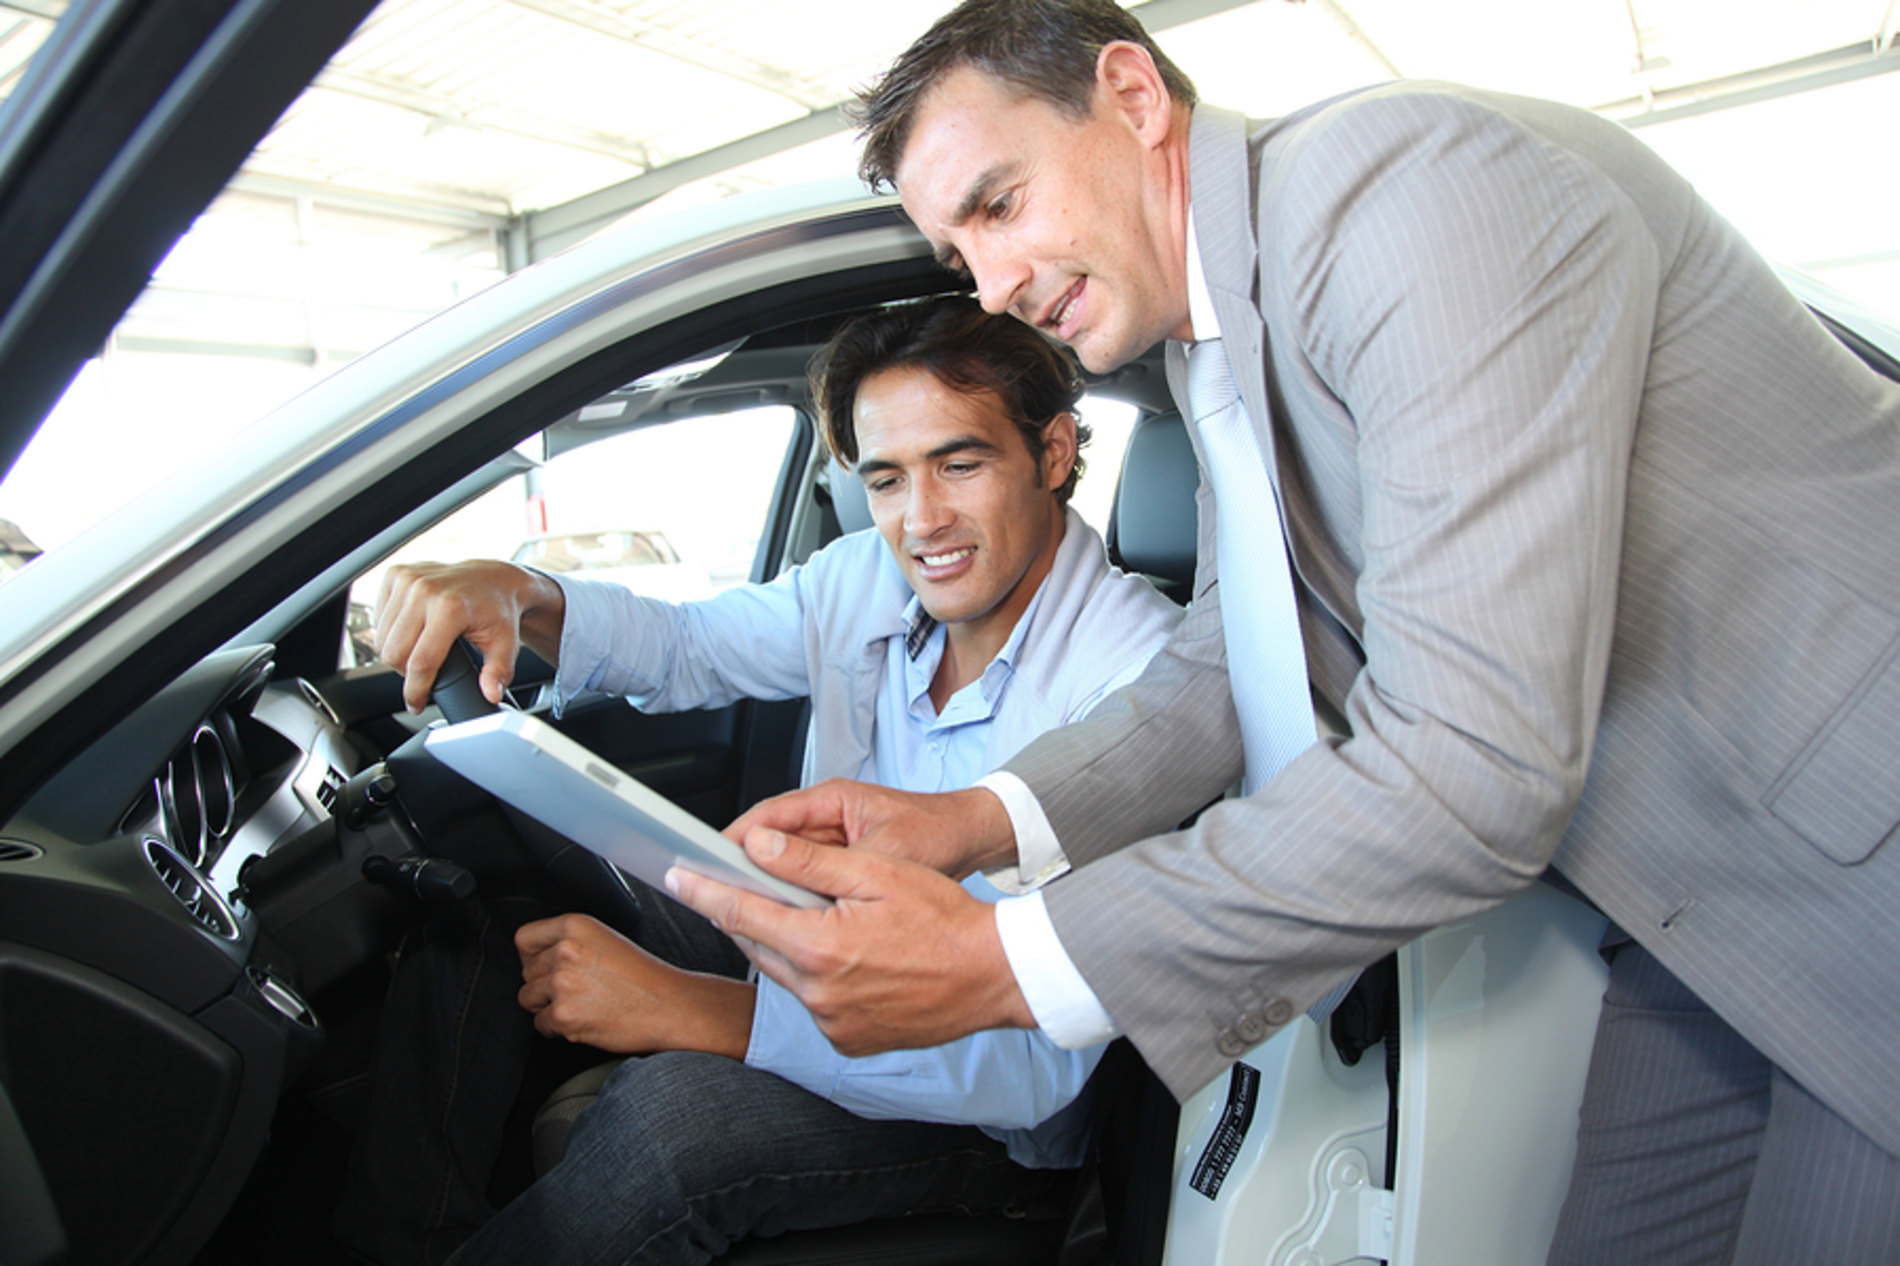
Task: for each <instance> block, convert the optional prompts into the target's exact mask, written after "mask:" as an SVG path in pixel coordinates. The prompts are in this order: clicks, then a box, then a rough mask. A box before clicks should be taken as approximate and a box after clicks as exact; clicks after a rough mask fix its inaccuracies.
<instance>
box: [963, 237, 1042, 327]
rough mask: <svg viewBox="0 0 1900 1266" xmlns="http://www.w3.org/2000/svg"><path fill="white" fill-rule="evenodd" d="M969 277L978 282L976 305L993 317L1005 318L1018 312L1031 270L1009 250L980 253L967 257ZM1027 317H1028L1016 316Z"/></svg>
mask: <svg viewBox="0 0 1900 1266" xmlns="http://www.w3.org/2000/svg"><path fill="white" fill-rule="evenodd" d="M964 262H965V263H966V264H967V265H968V267H969V269H970V275H971V276H972V277H974V278H975V279H976V297H977V302H979V303H981V304H982V305H983V310H984V311H985V312H987V313H989V314H990V315H991V316H1004V315H1006V314H1008V313H1010V312H1012V311H1014V310H1015V307H1016V304H1017V301H1018V300H1019V299H1020V298H1021V297H1022V294H1023V292H1024V290H1025V289H1026V288H1027V287H1028V285H1029V278H1030V275H1031V270H1030V268H1029V267H1028V265H1027V264H1026V263H1025V262H1024V261H1023V260H1022V259H1021V258H1020V257H1018V256H1016V255H1015V254H1013V253H1011V252H1010V251H1007V250H1001V249H994V248H990V249H979V250H976V251H974V252H973V253H970V254H966V255H965V256H964ZM1017 315H1018V316H1024V317H1026V316H1027V315H1028V314H1027V313H1017Z"/></svg>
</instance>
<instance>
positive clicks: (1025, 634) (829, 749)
mask: <svg viewBox="0 0 1900 1266" xmlns="http://www.w3.org/2000/svg"><path fill="white" fill-rule="evenodd" d="M555 579H556V580H557V581H558V582H559V583H560V585H561V588H562V591H563V593H564V594H565V595H566V599H567V615H566V620H565V624H564V627H563V633H562V639H561V653H560V664H559V671H558V674H557V677H556V682H555V690H556V699H557V706H566V705H568V704H569V703H570V702H571V701H572V700H573V699H575V698H576V697H578V696H579V695H582V694H584V693H589V692H600V693H608V694H618V695H625V696H627V697H628V698H629V699H630V700H631V701H632V702H633V703H634V704H635V705H636V706H639V707H641V708H643V709H645V710H647V711H677V710H681V709H685V708H692V707H718V706H723V705H724V704H727V703H730V702H732V701H734V700H736V699H739V698H744V697H753V698H767V699H773V698H796V697H799V696H806V695H808V696H809V697H810V698H811V700H812V710H813V718H812V727H811V729H812V732H811V736H810V738H809V739H808V743H807V753H806V766H805V780H806V781H807V782H811V781H814V780H816V779H818V778H824V777H832V776H844V777H851V778H857V779H859V780H861V781H866V782H877V783H881V784H883V785H886V786H892V787H899V788H903V789H905V790H911V791H941V790H953V789H956V788H960V787H966V786H969V785H970V784H971V783H973V782H975V781H976V779H977V778H978V777H979V776H980V775H982V774H984V773H986V772H988V771H989V770H991V769H993V768H995V767H996V766H997V765H999V764H1001V763H1002V762H1003V761H1005V760H1007V759H1008V758H1009V757H1010V756H1012V755H1014V754H1015V753H1016V752H1017V751H1018V750H1020V749H1021V748H1022V747H1023V746H1024V745H1026V744H1027V743H1028V742H1029V741H1030V740H1032V739H1033V738H1035V737H1036V736H1037V735H1039V734H1041V733H1042V732H1043V731H1044V730H1047V729H1049V728H1052V727H1053V726H1056V725H1061V724H1064V723H1066V722H1068V721H1072V720H1076V719H1078V718H1079V717H1081V716H1082V715H1084V714H1085V713H1086V712H1087V711H1088V710H1089V709H1090V708H1092V707H1093V706H1094V705H1095V704H1096V703H1097V702H1099V701H1100V700H1101V699H1102V698H1104V697H1105V696H1107V695H1108V694H1111V693H1113V692H1114V690H1116V689H1117V688H1119V687H1120V686H1121V685H1123V684H1125V683H1126V682H1128V681H1131V680H1133V679H1134V678H1135V677H1136V676H1138V675H1139V674H1140V672H1141V669H1142V667H1143V666H1144V665H1145V664H1146V663H1147V661H1148V659H1149V657H1150V656H1152V655H1153V654H1154V652H1155V651H1156V650H1158V649H1159V648H1160V646H1161V645H1162V643H1163V642H1165V641H1166V639H1167V636H1168V634H1169V632H1170V631H1171V630H1172V629H1173V627H1174V625H1175V623H1176V621H1177V620H1178V618H1179V614H1180V613H1179V611H1178V609H1177V608H1175V607H1174V605H1173V604H1172V603H1170V602H1168V601H1167V599H1165V598H1163V597H1161V596H1160V595H1159V594H1157V593H1156V592H1155V591H1154V589H1153V588H1152V586H1150V585H1149V584H1148V583H1147V582H1146V581H1144V580H1141V579H1140V578H1138V577H1133V576H1127V575H1124V574H1123V573H1121V572H1119V571H1116V570H1115V569H1114V568H1112V567H1110V566H1109V565H1108V561H1107V557H1106V554H1105V552H1104V550H1103V547H1102V543H1101V538H1100V537H1099V536H1097V535H1096V533H1095V532H1094V530H1093V529H1091V528H1090V527H1089V526H1088V525H1087V524H1086V523H1084V522H1083V521H1082V520H1081V518H1080V517H1079V516H1077V515H1076V514H1074V512H1073V511H1071V512H1069V514H1068V516H1067V522H1066V526H1065V530H1064V535H1063V540H1062V544H1061V545H1060V547H1059V548H1058V550H1057V557H1056V562H1055V564H1054V565H1053V566H1052V567H1051V569H1050V573H1049V576H1048V577H1047V578H1046V579H1045V580H1044V581H1043V584H1042V586H1041V588H1040V589H1039V590H1038V591H1037V593H1036V595H1035V596H1034V597H1033V598H1032V599H1031V601H1030V605H1029V607H1028V609H1027V610H1026V611H1025V612H1024V614H1023V617H1022V618H1021V619H1020V620H1018V621H1017V624H1016V627H1015V629H1013V630H1012V631H1011V634H1010V637H1009V639H1008V641H1007V642H1006V643H1005V645H1004V647H1003V649H1002V651H1001V652H999V653H998V655H997V656H996V658H995V660H993V661H992V662H991V663H990V665H989V666H988V668H987V669H985V671H984V672H983V674H982V675H981V676H980V677H979V678H978V679H977V680H976V681H973V682H971V683H970V684H969V685H968V686H966V687H964V688H963V689H962V690H961V691H959V692H958V693H957V694H956V695H954V696H952V698H951V699H950V700H948V701H947V702H946V704H945V706H944V709H943V711H942V713H941V714H938V713H937V711H936V710H935V708H934V707H933V706H932V705H931V702H930V697H929V687H930V679H931V677H932V675H933V674H934V673H935V672H936V668H937V665H938V663H939V662H940V660H941V657H942V654H943V646H944V639H945V631H944V629H943V628H942V627H940V626H937V625H936V624H935V622H934V621H932V620H931V619H930V618H929V616H928V615H927V614H926V613H924V612H923V611H922V608H921V605H920V604H919V603H918V602H917V600H916V598H915V597H914V596H913V595H912V594H911V592H910V589H909V587H908V585H906V584H905V583H904V581H903V575H902V573H901V572H900V571H899V570H898V568H897V566H896V564H895V562H894V561H893V560H892V559H891V557H890V553H889V551H888V549H887V548H886V547H885V545H884V543H883V541H882V540H881V539H880V538H879V537H878V536H877V535H876V533H874V532H864V533H858V534H856V535H854V536H849V537H845V538H844V539H842V540H840V541H837V542H835V543H833V544H832V545H831V546H829V547H827V548H826V549H824V550H822V551H820V552H819V553H818V554H816V555H814V556H813V557H812V558H811V560H810V561H808V562H807V563H805V564H804V565H803V566H801V567H797V568H793V569H792V570H791V571H789V572H787V573H786V574H785V575H783V576H781V577H779V578H778V579H777V580H775V581H773V582H771V583H770V584H766V585H747V586H743V587H741V588H739V589H734V590H729V591H728V592H726V593H723V594H720V595H718V596H717V597H714V598H712V599H709V600H707V601H703V602H696V603H686V604H680V605H671V604H667V603H664V602H659V601H657V600H654V599H649V598H641V597H637V596H636V595H633V594H631V593H628V592H627V591H626V590H624V589H621V588H619V587H617V586H611V585H600V584H593V583H589V582H586V581H578V580H574V579H570V578H567V577H556V578H555ZM913 649H914V653H913ZM964 887H965V888H966V889H968V890H969V891H970V892H972V893H973V894H974V895H976V896H978V897H980V898H981V899H983V900H986V901H995V900H996V899H997V898H998V897H999V896H1000V894H999V893H998V892H997V891H996V889H995V888H994V887H992V886H991V885H990V884H989V883H988V882H987V881H985V880H984V879H983V878H982V877H981V876H980V875H978V876H972V877H971V878H970V879H969V880H966V881H965V884H964ZM1101 1049H1102V1048H1101V1047H1099V1046H1096V1047H1091V1048H1088V1049H1085V1050H1075V1051H1068V1050H1063V1049H1062V1048H1060V1047H1058V1046H1056V1045H1055V1044H1054V1043H1053V1042H1051V1041H1050V1040H1049V1039H1048V1038H1046V1037H1045V1036H1043V1034H1042V1033H1041V1032H1039V1031H1037V1030H1021V1029H1004V1030H995V1031H992V1032H986V1033H977V1034H973V1035H971V1036H970V1037H966V1038H962V1039H960V1040H958V1041H955V1042H950V1043H947V1044H945V1045H943V1046H937V1047H932V1048H929V1049H926V1050H921V1051H891V1052H887V1053H885V1054H882V1055H873V1056H868V1057H864V1058H858V1059H849V1058H846V1057H844V1056H842V1055H839V1054H838V1053H837V1052H836V1051H835V1050H833V1049H832V1047H831V1044H830V1042H829V1041H827V1040H826V1039H825V1037H824V1035H823V1034H822V1033H821V1032H819V1030H818V1027H817V1024H816V1023H815V1022H814V1021H813V1019H812V1017H811V1015H810V1013H809V1012H807V1011H806V1010H805V1008H804V1007H803V1005H801V1004H800V1003H799V1002H798V1000H797V999H796V998H794V997H793V996H792V995H791V994H789V993H788V992H787V991H785V990H784V989H783V988H781V987H780V986H779V985H777V984H776V983H774V982H772V981H771V980H768V979H763V978H761V979H760V980H759V981H758V999H757V1002H756V1003H755V1005H754V1011H753V1022H752V1042H751V1047H750V1048H749V1049H748V1051H747V1053H746V1062H747V1063H748V1064H750V1065H752V1066H753V1067H755V1068H760V1069H763V1070H766V1071H769V1072H772V1073H775V1074H777V1075H778V1076H781V1077H784V1078H785V1079H787V1080H788V1081H791V1082H793V1083H795V1084H797V1085H799V1086H802V1087H804V1088H805V1089H807V1090H809V1091H811V1092H812V1093H814V1094H818V1095H822V1096H824V1097H825V1098H827V1099H830V1100H832V1101H834V1102H836V1103H838V1104H839V1105H841V1106H843V1107H845V1108H847V1109H849V1110H850V1111H852V1112H855V1113H857V1114H858V1115H860V1116H864V1117H870V1118H900V1119H905V1120H921V1121H941V1122H949V1123H955V1124H966V1125H975V1126H978V1127H979V1128H981V1129H983V1130H984V1132H985V1133H988V1134H990V1135H991V1136H993V1137H995V1138H997V1139H1000V1140H1001V1141H1003V1142H1004V1143H1005V1144H1006V1145H1007V1146H1008V1148H1009V1152H1010V1156H1011V1158H1012V1159H1014V1160H1016V1161H1017V1162H1018V1163H1019V1164H1023V1165H1027V1166H1030V1167H1061V1166H1071V1165H1075V1164H1078V1163H1080V1161H1081V1157H1082V1149H1083V1147H1084V1146H1085V1144H1086V1110H1085V1109H1086V1105H1085V1103H1083V1102H1082V1101H1079V1100H1078V1098H1077V1096H1078V1095H1079V1094H1080V1093H1081V1091H1082V1088H1083V1086H1084V1085H1085V1084H1086V1082H1087V1080H1088V1076H1089V1073H1090V1072H1092V1071H1093V1070H1094V1067H1095V1064H1096V1063H1097V1061H1099V1059H1100V1058H1101Z"/></svg>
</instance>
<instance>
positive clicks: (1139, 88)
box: [1095, 40, 1174, 146]
mask: <svg viewBox="0 0 1900 1266" xmlns="http://www.w3.org/2000/svg"><path fill="white" fill-rule="evenodd" d="M1095 95H1096V100H1097V104H1098V106H1101V105H1105V106H1106V107H1107V108H1108V109H1110V110H1112V111H1114V112H1115V113H1117V114H1119V115H1120V116H1121V117H1122V118H1124V119H1126V120H1127V121H1128V124H1129V126H1130V127H1131V128H1133V129H1134V132H1135V135H1136V136H1137V137H1139V138H1140V139H1141V140H1142V141H1143V142H1144V143H1146V144H1148V145H1150V146H1153V145H1158V144H1160V142H1161V141H1163V140H1165V139H1166V138H1167V135H1168V132H1169V130H1170V129H1171V128H1172V127H1173V125H1174V99H1173V98H1172V97H1170V96H1169V95H1168V87H1167V85H1166V84H1165V83H1163V82H1162V79H1161V72H1160V71H1159V70H1158V69H1156V67H1155V61H1154V58H1153V57H1152V56H1150V55H1149V53H1148V50H1147V49H1145V48H1143V47H1142V46H1141V45H1139V44H1135V43H1131V42H1130V41H1128V40H1115V41H1113V42H1111V43H1108V44H1104V45H1103V46H1102V51H1101V52H1100V53H1099V54H1098V55H1097V56H1096V58H1095Z"/></svg>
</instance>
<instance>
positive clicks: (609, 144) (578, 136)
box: [311, 66, 653, 170]
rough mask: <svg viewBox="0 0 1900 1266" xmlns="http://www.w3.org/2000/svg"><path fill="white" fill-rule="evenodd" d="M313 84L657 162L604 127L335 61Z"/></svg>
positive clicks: (458, 122) (474, 124)
mask: <svg viewBox="0 0 1900 1266" xmlns="http://www.w3.org/2000/svg"><path fill="white" fill-rule="evenodd" d="M311 86H312V87H314V88H324V89H327V90H329V91H331V92H339V93H343V94H345V95H346V96H352V97H359V98H361V99H363V100H365V101H375V102H377V103H379V104H382V105H389V106H395V107H397V108H398V109H401V110H408V111H411V112H412V113H415V114H420V115H422V116H424V117H425V118H427V119H429V120H430V121H432V122H437V123H441V124H445V125H448V126H452V127H467V128H473V129H475V130H477V131H483V132H500V133H503V134H505V135H508V136H520V137H525V138H527V139H528V140H531V141H540V142H543V143H546V144H550V145H559V146H562V147H563V148H565V149H571V150H578V151H581V152H583V153H588V154H598V155H601V156H602V157H605V158H612V159H615V160H617V161H619V162H623V163H627V164H629V165H631V166H634V167H639V168H641V169H643V170H644V169H647V168H651V167H652V166H653V159H652V155H650V154H649V153H648V152H647V149H646V147H645V146H644V145H640V144H638V143H637V142H634V141H629V140H626V139H625V138H623V137H618V136H609V135H607V134H606V133H604V132H594V131H590V130H588V129H586V128H572V127H565V126H563V125H561V124H559V123H552V122H549V121H547V120H545V119H533V118H529V117H527V116H526V115H521V114H516V113H514V112H513V111H510V110H506V109H503V108H501V107H498V106H491V105H485V104H471V103H469V102H465V101H460V100H458V99H456V98H455V97H453V96H450V95H449V94H448V93H445V92H438V91H436V90H434V89H432V88H423V87H420V86H418V85H416V84H412V83H405V82H404V81H402V80H400V79H393V78H390V77H388V76H386V75H370V74H365V73H364V72H362V71H360V70H344V69H341V68H339V67H336V66H331V67H328V68H326V69H325V70H324V71H323V72H322V73H320V74H319V75H318V76H317V77H316V79H315V81H314V82H313V83H312V84H311Z"/></svg>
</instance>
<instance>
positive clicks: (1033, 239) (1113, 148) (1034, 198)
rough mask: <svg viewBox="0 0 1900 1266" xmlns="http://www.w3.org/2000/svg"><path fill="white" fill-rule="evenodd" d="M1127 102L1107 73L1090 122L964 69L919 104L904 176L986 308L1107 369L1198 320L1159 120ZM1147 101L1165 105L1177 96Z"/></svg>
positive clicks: (922, 223)
mask: <svg viewBox="0 0 1900 1266" xmlns="http://www.w3.org/2000/svg"><path fill="white" fill-rule="evenodd" d="M1105 65H1106V63H1105ZM1127 99H1128V98H1127V96H1126V94H1121V93H1118V92H1117V91H1115V90H1114V85H1113V84H1112V83H1110V82H1109V81H1108V77H1107V72H1106V71H1105V73H1104V79H1103V82H1098V85H1097V92H1096V99H1095V108H1094V110H1093V112H1092V113H1091V114H1090V115H1089V117H1087V118H1085V119H1082V120H1079V121H1078V120H1074V119H1071V118H1069V117H1068V116H1067V115H1065V114H1063V113H1062V112H1061V111H1059V110H1058V109H1056V107H1054V106H1053V105H1051V104H1049V103H1048V102H1045V101H1041V100H1036V99H1033V98H1028V97H1024V96H1022V95H1021V94H1019V93H1017V92H1016V91H1015V90H1014V89H1012V88H1010V87H1009V86H1007V85H1005V84H1003V83H1001V82H999V81H998V80H996V79H994V78H992V77H991V76H989V75H986V74H984V73H982V72H981V71H978V70H975V69H973V68H971V67H968V66H964V67H959V68H958V69H955V70H952V71H950V72H949V73H948V74H947V75H945V76H944V78H943V79H942V81H941V82H939V83H938V84H937V85H936V86H935V87H934V88H932V89H931V90H930V93H929V95H928V96H927V97H925V98H924V100H923V102H922V104H921V105H920V106H919V107H918V110H917V117H916V122H915V123H914V125H913V127H912V129H911V133H910V136H909V139H908V141H907V142H906V144H905V146H904V151H903V156H902V159H901V161H900V162H899V163H898V165H897V172H896V177H897V180H896V183H897V190H898V198H899V201H901V202H902V203H903V206H904V210H905V212H906V213H908V214H909V216H910V218H911V220H912V221H913V222H914V223H915V224H916V225H917V227H918V228H919V229H921V230H922V231H923V234H924V236H925V237H927V238H928V239H930V242H931V244H932V245H933V246H935V247H936V249H937V254H938V258H939V259H941V260H942V261H943V262H944V263H945V264H946V265H948V266H949V267H951V268H954V269H959V270H962V271H965V272H967V273H968V274H969V275H970V276H971V277H973V278H974V279H975V281H976V285H977V292H978V297H979V298H980V299H981V300H982V303H983V306H984V307H985V308H986V309H988V310H989V311H991V312H997V313H1002V312H1008V313H1011V314H1013V315H1014V316H1017V317H1019V318H1021V319H1022V320H1024V321H1027V322H1028V323H1029V324H1030V325H1032V326H1034V327H1036V328H1037V329H1039V330H1042V331H1044V332H1045V333H1047V334H1049V335H1051V336H1053V337H1055V338H1057V339H1060V340H1061V341H1062V342H1064V343H1067V344H1068V345H1069V346H1070V347H1072V348H1074V349H1075V352H1076V355H1077V356H1078V358H1080V360H1081V361H1082V363H1083V364H1084V365H1085V366H1087V367H1088V368H1089V369H1091V370H1094V371H1096V372H1098V373H1102V372H1106V371H1108V370H1110V369H1113V368H1115V367H1116V366H1118V365H1122V364H1124V363H1126V362H1127V361H1129V360H1131V359H1133V358H1134V357H1136V356H1138V355H1140V354H1141V353H1142V352H1144V351H1146V350H1147V349H1148V348H1150V347H1152V346H1154V344H1156V343H1157V342H1159V341H1160V340H1162V339H1163V338H1168V337H1171V336H1173V337H1181V336H1183V333H1184V331H1185V329H1186V328H1187V282H1186V258H1185V251H1184V245H1183V243H1182V240H1181V232H1182V227H1181V223H1180V216H1179V215H1178V214H1175V215H1173V216H1172V218H1171V215H1170V212H1171V210H1172V211H1176V212H1178V211H1179V210H1183V209H1184V207H1181V208H1177V207H1174V206H1173V204H1172V203H1171V202H1170V199H1169V193H1170V191H1169V190H1168V189H1167V188H1166V181H1165V178H1164V172H1163V169H1162V168H1161V167H1159V166H1157V156H1156V153H1155V147H1154V145H1153V142H1152V130H1153V128H1154V126H1155V125H1154V124H1153V123H1152V122H1151V121H1149V120H1148V118H1147V116H1146V115H1142V114H1139V113H1131V110H1130V109H1129V108H1128V107H1127V106H1126V104H1125V103H1126V101H1127ZM1147 109H1148V110H1150V111H1152V110H1154V109H1160V110H1162V111H1165V110H1166V109H1167V102H1166V100H1165V97H1164V98H1163V99H1162V100H1161V101H1160V102H1159V103H1158V105H1157V104H1156V103H1153V102H1149V103H1148V104H1147ZM1144 128H1146V129H1148V132H1147V134H1144Z"/></svg>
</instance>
